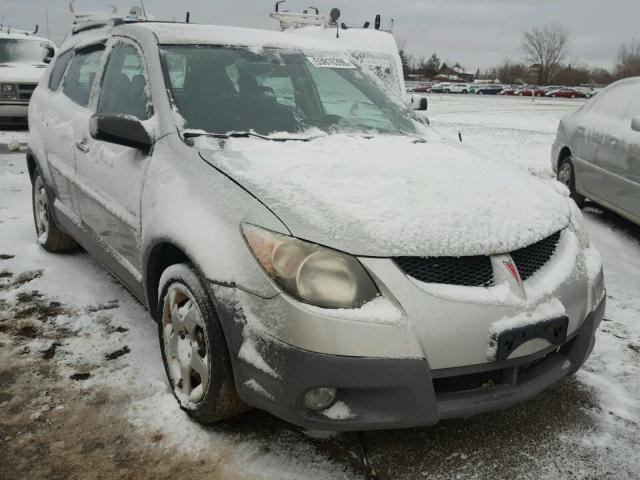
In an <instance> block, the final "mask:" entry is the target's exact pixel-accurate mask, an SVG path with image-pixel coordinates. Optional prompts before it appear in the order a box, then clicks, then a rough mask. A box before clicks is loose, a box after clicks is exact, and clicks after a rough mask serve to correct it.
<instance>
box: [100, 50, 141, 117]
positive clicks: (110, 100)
mask: <svg viewBox="0 0 640 480" xmlns="http://www.w3.org/2000/svg"><path fill="white" fill-rule="evenodd" d="M147 92H148V88H147V80H146V76H145V68H144V63H143V60H142V58H141V57H140V54H139V53H138V50H137V49H136V48H135V47H133V46H132V45H128V44H126V43H118V44H116V45H115V46H114V47H113V49H112V50H111V54H110V55H109V60H108V61H107V67H106V69H105V72H104V79H103V80H102V91H101V93H100V101H99V103H98V113H102V114H116V115H117V114H120V115H132V116H134V117H137V118H138V119H139V120H146V119H148V118H150V117H151V104H150V102H149V96H148V94H147Z"/></svg>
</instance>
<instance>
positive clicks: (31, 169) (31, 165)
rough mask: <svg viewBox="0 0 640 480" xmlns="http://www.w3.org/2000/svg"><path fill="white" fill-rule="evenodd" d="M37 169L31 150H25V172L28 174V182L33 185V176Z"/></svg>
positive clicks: (36, 162)
mask: <svg viewBox="0 0 640 480" xmlns="http://www.w3.org/2000/svg"><path fill="white" fill-rule="evenodd" d="M36 168H38V161H37V160H36V156H35V155H34V154H33V152H32V151H31V150H27V171H28V172H29V180H31V183H33V175H34V173H35V171H36Z"/></svg>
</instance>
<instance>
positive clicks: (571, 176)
mask: <svg viewBox="0 0 640 480" xmlns="http://www.w3.org/2000/svg"><path fill="white" fill-rule="evenodd" d="M557 178H558V181H559V182H560V183H563V184H564V185H566V187H567V188H568V189H569V192H571V198H572V199H573V201H574V202H576V205H578V208H584V205H585V198H584V196H583V195H580V194H579V193H578V192H577V191H576V175H575V169H574V167H573V161H572V159H571V157H570V156H569V157H566V158H564V159H563V160H562V161H561V162H560V167H559V168H558V177H557Z"/></svg>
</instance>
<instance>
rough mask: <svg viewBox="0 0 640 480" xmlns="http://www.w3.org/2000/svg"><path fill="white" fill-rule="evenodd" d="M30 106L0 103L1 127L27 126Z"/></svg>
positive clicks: (18, 103)
mask: <svg viewBox="0 0 640 480" xmlns="http://www.w3.org/2000/svg"><path fill="white" fill-rule="evenodd" d="M28 115H29V104H27V103H21V102H6V103H0V125H27V123H28V120H27V119H28Z"/></svg>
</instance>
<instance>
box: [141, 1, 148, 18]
mask: <svg viewBox="0 0 640 480" xmlns="http://www.w3.org/2000/svg"><path fill="white" fill-rule="evenodd" d="M140 6H141V7H142V15H144V19H145V20H147V11H146V10H145V9H144V2H143V1H142V0H140Z"/></svg>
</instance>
